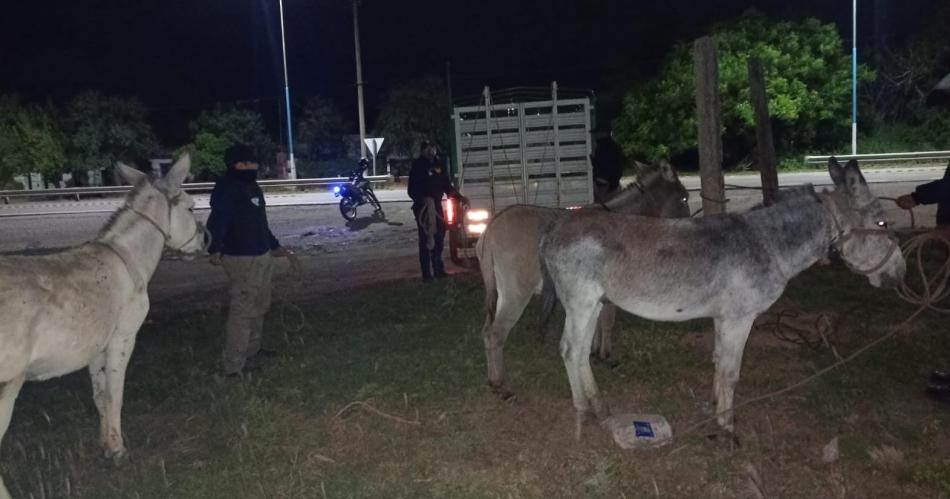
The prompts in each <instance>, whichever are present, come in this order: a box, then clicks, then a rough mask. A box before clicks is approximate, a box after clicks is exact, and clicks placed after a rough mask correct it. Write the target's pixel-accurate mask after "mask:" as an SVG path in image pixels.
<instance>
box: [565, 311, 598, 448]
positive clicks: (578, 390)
mask: <svg viewBox="0 0 950 499" xmlns="http://www.w3.org/2000/svg"><path fill="white" fill-rule="evenodd" d="M562 304H563V305H564V310H565V314H566V316H565V320H564V334H563V335H562V336H561V357H562V358H563V359H564V367H565V368H566V369H567V379H568V382H570V384H571V395H572V398H573V400H574V409H575V411H577V416H576V426H575V433H574V436H575V437H576V438H577V439H578V440H580V438H581V429H582V427H583V425H584V422H585V421H586V420H587V419H588V417H589V415H590V411H591V404H593V406H594V407H593V410H594V414H595V415H596V416H597V417H598V418H599V417H601V416H604V415H605V414H606V408H605V405H604V404H603V402H602V400H601V398H600V395H599V393H598V391H597V384H596V382H595V381H594V375H593V373H592V371H591V369H590V348H591V340H592V339H593V336H594V329H595V327H596V324H597V315H598V314H599V313H600V309H601V303H600V301H599V299H594V300H591V299H585V298H584V297H574V298H569V299H568V300H565V301H562Z"/></svg>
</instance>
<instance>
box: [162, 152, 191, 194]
mask: <svg viewBox="0 0 950 499" xmlns="http://www.w3.org/2000/svg"><path fill="white" fill-rule="evenodd" d="M189 171H191V155H190V154H188V153H185V154H182V155H181V157H180V158H178V161H176V162H175V164H174V165H173V166H172V167H171V169H169V170H168V174H167V175H165V183H166V185H167V186H168V187H170V188H172V189H178V188H179V187H181V184H182V183H184V181H185V179H186V178H188V172H189Z"/></svg>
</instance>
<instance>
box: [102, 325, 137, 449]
mask: <svg viewBox="0 0 950 499" xmlns="http://www.w3.org/2000/svg"><path fill="white" fill-rule="evenodd" d="M137 333H138V328H136V329H135V330H133V331H131V332H125V331H116V334H115V335H114V336H113V337H112V340H111V341H110V342H109V345H108V347H107V348H106V386H107V387H108V392H109V395H108V396H107V397H106V407H105V409H106V418H105V420H106V428H105V433H104V434H103V435H102V439H103V440H104V441H105V448H106V457H107V458H112V460H113V461H114V462H115V463H116V464H121V463H122V462H123V461H124V459H125V456H126V449H125V443H124V441H123V438H122V401H123V400H122V398H123V396H124V394H125V371H126V368H128V366H129V359H130V358H131V357H132V350H133V349H134V348H135V336H136V334H137Z"/></svg>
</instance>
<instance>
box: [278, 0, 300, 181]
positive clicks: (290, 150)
mask: <svg viewBox="0 0 950 499" xmlns="http://www.w3.org/2000/svg"><path fill="white" fill-rule="evenodd" d="M278 4H279V5H280V48H281V52H282V53H283V56H284V100H285V102H286V106H287V155H288V156H287V175H288V176H289V177H290V178H291V179H295V178H297V165H296V164H294V129H293V125H292V124H291V119H290V83H289V81H288V79H287V42H286V41H285V40H284V0H278Z"/></svg>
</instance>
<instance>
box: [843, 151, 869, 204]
mask: <svg viewBox="0 0 950 499" xmlns="http://www.w3.org/2000/svg"><path fill="white" fill-rule="evenodd" d="M843 170H844V182H843V185H844V186H845V187H846V188H847V189H848V192H850V193H851V195H852V196H854V198H855V199H857V200H858V201H859V202H861V203H866V202H868V201H870V200H871V199H872V198H873V197H874V196H872V195H871V190H870V189H869V188H868V183H867V181H866V180H864V175H863V174H862V173H861V169H860V168H858V162H857V161H856V160H853V159H852V160H851V161H848V164H847V165H846V166H845V167H844V168H843Z"/></svg>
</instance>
